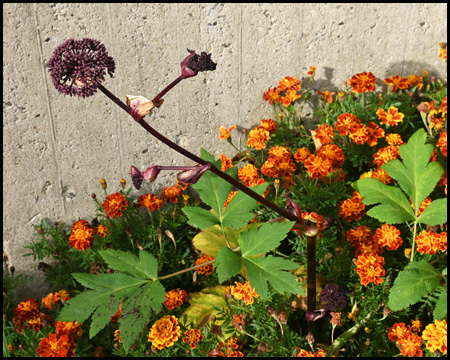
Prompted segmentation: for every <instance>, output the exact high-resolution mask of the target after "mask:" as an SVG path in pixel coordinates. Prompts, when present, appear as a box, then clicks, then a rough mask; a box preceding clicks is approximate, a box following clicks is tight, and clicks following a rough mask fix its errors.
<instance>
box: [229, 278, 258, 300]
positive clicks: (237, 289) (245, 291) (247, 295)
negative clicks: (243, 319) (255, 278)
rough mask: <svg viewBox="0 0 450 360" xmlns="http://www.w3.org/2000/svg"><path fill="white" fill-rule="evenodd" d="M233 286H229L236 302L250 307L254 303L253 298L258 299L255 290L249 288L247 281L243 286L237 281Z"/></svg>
mask: <svg viewBox="0 0 450 360" xmlns="http://www.w3.org/2000/svg"><path fill="white" fill-rule="evenodd" d="M235 284H236V286H234V285H231V295H233V296H234V298H235V299H236V300H242V301H243V302H244V303H245V304H246V305H250V304H253V302H254V301H255V300H254V298H257V297H259V295H258V294H257V293H256V291H255V289H253V288H252V287H251V286H250V283H249V282H248V280H247V281H246V282H245V283H244V284H242V283H240V282H237V281H236V282H235Z"/></svg>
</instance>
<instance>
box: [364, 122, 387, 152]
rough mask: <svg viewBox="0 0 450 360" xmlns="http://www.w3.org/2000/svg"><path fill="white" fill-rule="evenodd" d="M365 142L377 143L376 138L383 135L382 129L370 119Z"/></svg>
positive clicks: (372, 144)
mask: <svg viewBox="0 0 450 360" xmlns="http://www.w3.org/2000/svg"><path fill="white" fill-rule="evenodd" d="M367 132H368V134H367V136H368V139H367V143H368V144H369V146H375V145H377V143H378V139H379V138H382V137H384V130H383V129H380V128H379V127H378V125H377V124H375V123H374V122H372V121H370V122H369V124H368V125H367Z"/></svg>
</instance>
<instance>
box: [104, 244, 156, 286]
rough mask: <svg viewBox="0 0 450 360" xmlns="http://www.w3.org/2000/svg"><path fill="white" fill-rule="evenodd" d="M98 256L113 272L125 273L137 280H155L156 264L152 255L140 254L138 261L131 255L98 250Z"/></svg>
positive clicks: (143, 252) (115, 251)
mask: <svg viewBox="0 0 450 360" xmlns="http://www.w3.org/2000/svg"><path fill="white" fill-rule="evenodd" d="M99 254H100V255H101V256H102V257H103V259H104V260H105V261H106V263H107V264H108V266H109V267H110V268H111V269H113V270H115V271H121V272H127V273H129V274H130V275H132V276H134V277H137V278H149V279H156V278H157V272H158V263H157V261H156V259H155V258H154V257H153V255H151V254H150V253H148V252H146V251H141V252H140V254H139V255H140V260H139V259H138V258H137V256H136V255H134V254H132V253H129V252H123V251H117V250H112V249H107V250H99Z"/></svg>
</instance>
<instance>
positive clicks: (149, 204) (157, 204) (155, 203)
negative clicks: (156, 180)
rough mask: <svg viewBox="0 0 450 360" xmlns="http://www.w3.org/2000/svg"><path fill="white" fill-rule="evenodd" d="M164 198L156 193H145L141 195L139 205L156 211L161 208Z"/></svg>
mask: <svg viewBox="0 0 450 360" xmlns="http://www.w3.org/2000/svg"><path fill="white" fill-rule="evenodd" d="M163 203H164V200H163V199H161V198H159V197H157V196H156V195H154V194H150V193H149V194H144V195H141V196H139V198H138V202H137V207H138V208H141V207H146V208H147V209H148V210H149V211H155V210H158V209H159V208H161V206H162V204H163Z"/></svg>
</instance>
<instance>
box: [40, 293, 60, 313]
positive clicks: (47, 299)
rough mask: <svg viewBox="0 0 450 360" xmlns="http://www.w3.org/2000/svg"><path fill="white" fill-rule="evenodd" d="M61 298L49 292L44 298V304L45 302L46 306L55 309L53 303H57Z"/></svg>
mask: <svg viewBox="0 0 450 360" xmlns="http://www.w3.org/2000/svg"><path fill="white" fill-rule="evenodd" d="M58 300H59V298H55V296H54V295H53V293H50V294H48V295H47V296H45V297H43V298H42V304H44V307H45V308H47V309H49V310H53V305H56V302H57V301H58Z"/></svg>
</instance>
